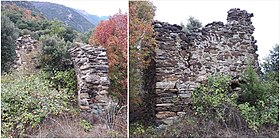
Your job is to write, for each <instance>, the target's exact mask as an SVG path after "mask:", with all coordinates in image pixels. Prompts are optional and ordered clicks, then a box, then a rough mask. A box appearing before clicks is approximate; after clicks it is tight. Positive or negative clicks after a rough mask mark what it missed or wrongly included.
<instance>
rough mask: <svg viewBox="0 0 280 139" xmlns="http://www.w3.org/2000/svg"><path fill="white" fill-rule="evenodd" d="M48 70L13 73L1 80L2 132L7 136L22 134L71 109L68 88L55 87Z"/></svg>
mask: <svg viewBox="0 0 280 139" xmlns="http://www.w3.org/2000/svg"><path fill="white" fill-rule="evenodd" d="M42 76H45V75H44V73H39V74H36V75H30V76H27V75H24V74H22V73H12V74H6V75H3V76H2V79H1V82H2V84H1V108H2V109H1V114H2V117H1V122H2V128H1V133H2V136H4V137H21V135H22V134H23V133H24V132H25V131H26V129H27V127H30V126H31V127H35V126H36V125H37V124H38V123H40V121H42V119H43V118H44V117H46V116H49V115H57V114H59V113H60V112H62V111H64V110H67V107H69V106H68V105H69V104H68V101H69V96H68V94H67V92H66V90H63V89H60V90H59V91H57V90H55V89H52V88H51V87H50V86H52V85H51V84H50V83H49V81H47V80H44V79H43V78H42Z"/></svg>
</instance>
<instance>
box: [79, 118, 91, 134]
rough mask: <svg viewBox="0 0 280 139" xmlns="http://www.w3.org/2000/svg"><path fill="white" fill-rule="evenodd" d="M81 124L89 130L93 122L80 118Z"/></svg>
mask: <svg viewBox="0 0 280 139" xmlns="http://www.w3.org/2000/svg"><path fill="white" fill-rule="evenodd" d="M80 126H81V127H82V128H83V129H84V130H85V131H86V132H88V131H89V130H90V129H92V125H91V123H89V122H87V121H86V120H84V119H82V120H80Z"/></svg>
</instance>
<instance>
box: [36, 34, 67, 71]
mask: <svg viewBox="0 0 280 139" xmlns="http://www.w3.org/2000/svg"><path fill="white" fill-rule="evenodd" d="M40 41H42V43H43V48H42V54H41V57H40V58H41V59H40V61H41V62H40V63H41V65H42V67H43V68H44V70H46V71H54V70H66V69H67V67H66V66H65V61H67V60H69V59H70V54H69V52H68V51H67V50H68V48H69V47H70V46H71V44H72V43H70V42H68V43H65V41H64V40H63V39H61V38H59V37H57V36H56V35H55V36H49V35H43V36H41V37H40Z"/></svg>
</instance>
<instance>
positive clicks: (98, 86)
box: [69, 43, 111, 122]
mask: <svg viewBox="0 0 280 139" xmlns="http://www.w3.org/2000/svg"><path fill="white" fill-rule="evenodd" d="M69 52H70V54H71V57H72V61H73V63H74V67H75V72H76V75H77V81H78V102H79V107H80V110H81V116H82V117H83V118H85V119H86V120H89V121H90V122H96V121H92V120H94V119H92V118H93V117H96V118H97V119H99V120H102V119H101V118H104V116H105V115H104V114H106V111H107V109H108V107H109V104H110V102H111V99H110V97H109V96H108V89H109V84H110V82H109V77H108V68H109V66H108V58H107V54H106V50H105V48H103V47H100V46H92V45H86V44H81V43H76V46H75V47H73V48H71V49H69Z"/></svg>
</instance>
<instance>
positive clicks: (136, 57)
mask: <svg viewBox="0 0 280 139" xmlns="http://www.w3.org/2000/svg"><path fill="white" fill-rule="evenodd" d="M155 10H156V7H155V6H154V5H153V3H152V2H149V1H130V2H129V102H130V110H131V111H133V109H138V106H140V105H141V103H142V98H141V97H140V96H141V95H145V94H144V93H143V90H142V89H143V70H144V69H146V68H147V67H148V66H149V64H150V61H151V57H150V55H151V53H153V52H154V49H155V47H156V45H155V39H154V38H153V35H154V32H153V27H152V22H153V18H154V16H155Z"/></svg>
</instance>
